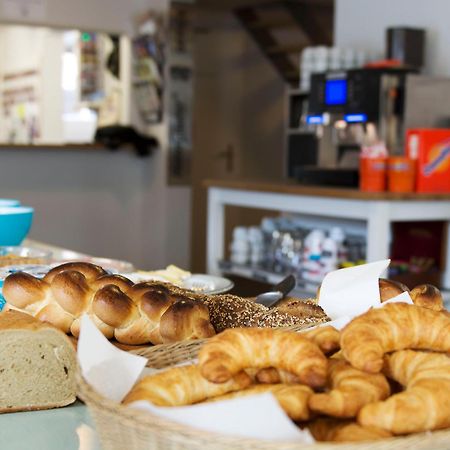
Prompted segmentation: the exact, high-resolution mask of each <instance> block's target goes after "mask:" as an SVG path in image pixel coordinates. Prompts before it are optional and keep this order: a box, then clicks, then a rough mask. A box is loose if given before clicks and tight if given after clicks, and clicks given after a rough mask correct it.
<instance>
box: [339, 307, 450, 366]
mask: <svg viewBox="0 0 450 450" xmlns="http://www.w3.org/2000/svg"><path fill="white" fill-rule="evenodd" d="M341 348H342V351H343V355H344V357H345V358H346V359H347V360H348V361H349V362H350V363H351V364H352V366H354V367H356V368H358V369H361V370H365V371H366V372H372V373H376V372H379V371H380V370H381V368H382V367H383V355H384V354H385V353H388V352H392V351H395V350H403V349H408V348H411V349H424V350H435V351H441V352H449V351H450V315H447V314H442V313H440V312H437V311H432V310H430V309H426V308H421V307H419V306H415V305H409V304H406V303H392V304H388V305H386V306H384V307H383V308H374V309H371V310H369V311H368V312H366V313H365V314H362V315H360V316H358V317H356V318H355V319H353V320H352V321H351V322H350V323H349V324H348V325H347V326H346V327H345V328H344V329H343V330H342V332H341Z"/></svg>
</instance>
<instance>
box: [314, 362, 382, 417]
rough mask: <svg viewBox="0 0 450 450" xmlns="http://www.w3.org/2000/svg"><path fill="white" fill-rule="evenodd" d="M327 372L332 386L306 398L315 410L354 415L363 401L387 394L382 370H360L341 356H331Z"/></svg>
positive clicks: (380, 398) (365, 403) (366, 402)
mask: <svg viewBox="0 0 450 450" xmlns="http://www.w3.org/2000/svg"><path fill="white" fill-rule="evenodd" d="M328 376H329V383H330V385H331V388H332V389H331V390H330V391H329V392H326V393H321V394H314V395H312V396H311V397H310V399H309V407H310V408H311V410H312V411H315V412H317V413H322V414H325V415H328V416H333V417H341V418H350V417H355V416H356V415H357V414H358V411H359V410H360V409H361V408H362V407H363V406H364V405H367V404H368V403H372V402H375V401H377V400H384V399H385V398H387V397H388V396H389V394H390V388H389V383H388V382H387V380H386V377H385V376H384V375H383V374H381V373H377V374H371V373H367V372H363V371H362V370H358V369H355V368H354V367H352V366H351V365H350V364H349V363H348V362H346V361H344V360H339V359H334V360H330V361H329V365H328Z"/></svg>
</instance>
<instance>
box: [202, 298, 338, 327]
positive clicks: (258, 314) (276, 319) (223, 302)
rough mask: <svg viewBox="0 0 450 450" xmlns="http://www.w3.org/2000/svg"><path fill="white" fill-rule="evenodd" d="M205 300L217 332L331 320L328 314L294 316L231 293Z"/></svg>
mask: <svg viewBox="0 0 450 450" xmlns="http://www.w3.org/2000/svg"><path fill="white" fill-rule="evenodd" d="M204 302H205V304H206V305H207V306H208V309H209V314H210V317H211V323H212V324H213V326H214V329H215V330H216V332H217V333H220V332H221V331H223V330H226V329H227V328H242V327H262V328H264V327H271V328H277V327H287V326H294V325H305V326H308V325H315V324H317V323H321V322H327V321H328V320H329V318H328V317H327V316H326V315H321V316H320V317H318V316H317V314H316V315H315V316H311V317H309V316H307V314H306V315H305V316H306V317H305V316H303V317H297V316H293V315H291V314H288V313H286V312H283V311H280V310H278V308H267V307H266V306H263V305H260V304H259V303H255V302H254V301H252V300H250V299H246V298H241V297H237V296H235V295H230V294H225V295H211V296H207V297H206V298H205V299H204Z"/></svg>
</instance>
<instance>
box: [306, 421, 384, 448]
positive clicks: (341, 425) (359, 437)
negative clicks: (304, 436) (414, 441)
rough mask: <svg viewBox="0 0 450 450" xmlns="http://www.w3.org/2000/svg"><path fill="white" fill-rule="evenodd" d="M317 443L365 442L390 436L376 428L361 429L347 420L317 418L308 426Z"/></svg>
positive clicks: (361, 427) (360, 426)
mask: <svg viewBox="0 0 450 450" xmlns="http://www.w3.org/2000/svg"><path fill="white" fill-rule="evenodd" d="M308 428H309V431H310V432H311V434H312V435H313V437H314V439H316V440H317V441H319V442H320V441H334V442H365V441H377V440H379V439H385V438H388V437H391V436H392V434H391V433H389V432H388V431H386V430H382V429H380V428H378V427H363V426H362V425H359V424H357V423H356V422H351V421H349V420H338V419H332V418H319V419H316V420H314V421H312V422H310V423H309V424H308Z"/></svg>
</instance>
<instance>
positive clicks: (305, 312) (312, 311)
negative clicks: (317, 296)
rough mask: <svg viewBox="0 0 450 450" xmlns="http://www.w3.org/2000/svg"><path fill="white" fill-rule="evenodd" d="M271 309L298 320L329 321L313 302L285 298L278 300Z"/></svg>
mask: <svg viewBox="0 0 450 450" xmlns="http://www.w3.org/2000/svg"><path fill="white" fill-rule="evenodd" d="M271 309H274V310H276V311H278V312H280V313H284V314H289V315H291V316H296V317H299V318H304V319H306V318H313V319H317V321H318V322H319V321H326V320H329V319H328V316H327V315H326V314H325V311H324V310H323V309H322V308H321V307H320V306H319V305H318V304H317V303H316V302H315V301H313V300H299V299H296V298H289V297H287V298H284V299H282V300H279V301H278V302H277V303H276V304H275V305H274V306H273V307H272V308H271Z"/></svg>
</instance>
